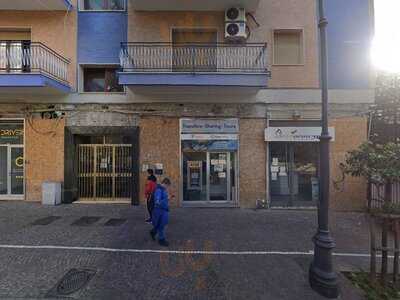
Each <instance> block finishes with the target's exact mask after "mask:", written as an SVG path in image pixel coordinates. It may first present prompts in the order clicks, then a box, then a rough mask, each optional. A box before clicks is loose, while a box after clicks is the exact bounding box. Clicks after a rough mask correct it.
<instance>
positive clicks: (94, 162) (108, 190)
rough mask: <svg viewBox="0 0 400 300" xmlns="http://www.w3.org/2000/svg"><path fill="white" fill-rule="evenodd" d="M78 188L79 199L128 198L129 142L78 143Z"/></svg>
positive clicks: (130, 169)
mask: <svg viewBox="0 0 400 300" xmlns="http://www.w3.org/2000/svg"><path fill="white" fill-rule="evenodd" d="M77 151H78V190H79V200H81V201H88V200H92V201H131V198H132V190H133V172H132V170H133V163H132V145H126V144H121V145H107V144H106V145H102V144H80V145H78V149H77Z"/></svg>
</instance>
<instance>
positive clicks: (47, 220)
mask: <svg viewBox="0 0 400 300" xmlns="http://www.w3.org/2000/svg"><path fill="white" fill-rule="evenodd" d="M58 219H61V217H58V216H48V217H45V218H41V219H37V220H36V221H34V222H32V225H49V224H51V223H53V222H54V221H56V220H58Z"/></svg>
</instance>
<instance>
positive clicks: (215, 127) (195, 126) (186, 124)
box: [181, 119, 239, 133]
mask: <svg viewBox="0 0 400 300" xmlns="http://www.w3.org/2000/svg"><path fill="white" fill-rule="evenodd" d="M181 124H182V127H181V129H182V133H238V132H239V121H238V119H182V121H181Z"/></svg>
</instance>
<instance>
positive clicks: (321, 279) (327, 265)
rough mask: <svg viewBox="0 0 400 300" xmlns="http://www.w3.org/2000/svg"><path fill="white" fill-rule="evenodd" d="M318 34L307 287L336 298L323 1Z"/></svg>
mask: <svg viewBox="0 0 400 300" xmlns="http://www.w3.org/2000/svg"><path fill="white" fill-rule="evenodd" d="M317 1H318V2H317V4H318V11H319V22H318V27H319V33H320V84H321V89H322V120H321V121H322V124H321V125H322V133H321V137H320V174H321V175H320V196H319V205H318V231H317V233H316V234H315V236H314V238H313V242H314V258H313V262H312V263H311V265H310V270H309V280H310V285H311V287H312V288H313V289H314V290H315V291H316V292H318V293H319V294H321V295H323V296H325V297H327V298H337V297H338V295H339V287H338V282H337V275H336V273H335V272H334V270H333V264H332V251H333V248H334V247H335V242H334V240H333V238H332V237H331V235H330V233H329V181H330V176H329V172H330V168H329V143H330V140H331V136H330V135H329V130H328V62H327V38H326V27H327V25H328V21H327V19H326V18H325V10H324V0H317Z"/></svg>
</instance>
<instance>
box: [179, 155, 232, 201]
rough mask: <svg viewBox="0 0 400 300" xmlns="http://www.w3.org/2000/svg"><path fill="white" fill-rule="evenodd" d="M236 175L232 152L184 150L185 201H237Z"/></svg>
mask: <svg viewBox="0 0 400 300" xmlns="http://www.w3.org/2000/svg"><path fill="white" fill-rule="evenodd" d="M235 174H236V172H235V153H233V152H184V153H183V197H184V202H186V203H209V204H211V203H221V202H232V201H234V200H235V198H236V196H235V193H236V187H235Z"/></svg>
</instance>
